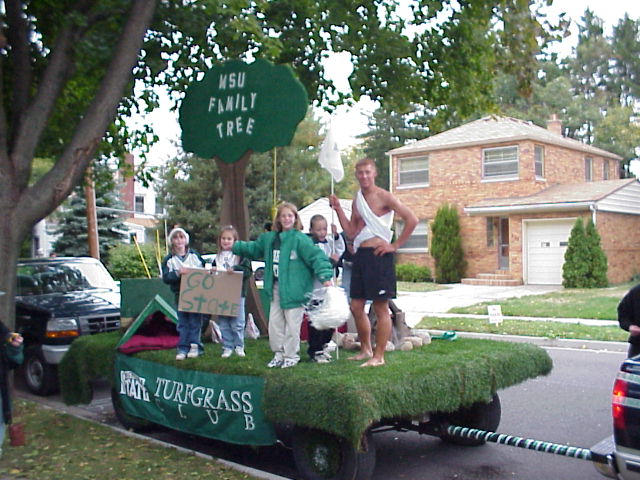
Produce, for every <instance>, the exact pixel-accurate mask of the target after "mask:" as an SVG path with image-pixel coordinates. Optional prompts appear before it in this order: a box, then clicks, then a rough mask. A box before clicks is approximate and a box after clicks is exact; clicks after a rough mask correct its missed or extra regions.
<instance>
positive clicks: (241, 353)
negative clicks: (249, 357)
mask: <svg viewBox="0 0 640 480" xmlns="http://www.w3.org/2000/svg"><path fill="white" fill-rule="evenodd" d="M235 350H236V355H238V356H239V357H244V356H245V353H244V347H240V346H238V347H236V348H235Z"/></svg>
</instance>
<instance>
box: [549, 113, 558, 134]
mask: <svg viewBox="0 0 640 480" xmlns="http://www.w3.org/2000/svg"><path fill="white" fill-rule="evenodd" d="M547 130H549V131H550V132H552V133H555V134H556V135H560V136H562V121H561V120H560V119H559V118H558V115H557V114H555V113H553V114H551V118H550V119H549V120H547Z"/></svg>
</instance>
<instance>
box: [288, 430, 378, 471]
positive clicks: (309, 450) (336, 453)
mask: <svg viewBox="0 0 640 480" xmlns="http://www.w3.org/2000/svg"><path fill="white" fill-rule="evenodd" d="M363 447H364V449H365V450H364V451H358V449H357V448H356V447H355V446H353V445H352V444H351V443H350V442H349V441H348V440H346V439H344V438H342V437H339V436H337V435H333V434H331V433H328V432H324V431H322V430H317V429H313V428H304V427H297V426H296V427H294V429H293V458H294V461H295V464H296V467H297V469H298V472H299V473H300V476H301V478H303V479H304V480H368V479H369V478H371V475H372V473H373V470H374V468H375V463H376V447H375V443H374V442H373V438H372V436H371V433H370V432H367V434H366V436H365V442H364V445H363Z"/></svg>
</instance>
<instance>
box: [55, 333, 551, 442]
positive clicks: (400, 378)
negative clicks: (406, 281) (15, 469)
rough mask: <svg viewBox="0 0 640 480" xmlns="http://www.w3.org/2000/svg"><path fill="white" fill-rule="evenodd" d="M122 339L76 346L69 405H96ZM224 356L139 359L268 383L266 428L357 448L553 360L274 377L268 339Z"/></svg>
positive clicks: (462, 354) (437, 353) (87, 340)
mask: <svg viewBox="0 0 640 480" xmlns="http://www.w3.org/2000/svg"><path fill="white" fill-rule="evenodd" d="M121 335H122V333H120V332H110V333H104V334H98V335H91V336H86V337H81V338H78V339H77V340H76V341H74V342H73V344H72V346H71V349H70V350H69V352H68V353H67V354H66V355H65V357H64V358H63V361H62V363H61V364H60V368H59V376H60V384H61V389H62V396H63V399H64V400H65V402H67V403H68V404H77V403H88V402H90V401H91V388H90V386H89V383H88V382H89V381H90V380H91V379H93V378H96V377H99V376H104V377H106V378H108V379H110V380H111V381H113V377H114V372H113V365H114V358H115V355H116V353H117V352H116V345H117V344H118V343H119V341H120V340H121ZM220 348H221V347H220V346H219V345H214V344H206V345H205V355H203V356H201V357H198V358H195V359H189V360H186V361H182V362H176V361H175V350H174V349H170V350H156V351H145V352H140V353H136V354H135V356H136V357H137V358H140V359H143V360H148V361H151V362H156V363H160V364H165V365H170V366H172V367H175V368H178V369H185V370H188V369H195V370H202V371H205V372H212V373H216V374H221V375H246V376H259V377H263V378H264V379H265V380H266V385H265V391H264V396H263V405H262V409H263V412H264V414H265V417H266V418H267V420H269V421H271V422H274V423H293V424H295V425H298V426H306V427H312V428H318V429H320V430H324V431H327V432H331V433H334V434H336V435H339V436H341V437H344V438H346V439H348V440H349V441H351V442H352V443H353V444H354V445H357V444H358V442H359V441H360V439H361V437H362V434H363V433H364V432H365V431H366V429H367V428H368V427H370V426H371V425H372V424H374V423H376V422H378V421H380V420H381V419H383V418H392V417H406V418H409V417H416V416H419V415H421V414H423V413H425V412H436V411H441V412H450V411H454V410H457V409H459V408H460V407H464V406H469V405H471V404H473V403H475V402H478V401H481V402H488V401H489V400H490V399H491V397H492V395H493V393H495V392H496V391H498V390H500V389H502V388H506V387H509V386H512V385H515V384H518V383H520V382H522V381H524V380H527V379H529V378H535V377H537V376H539V375H546V374H548V373H549V372H550V371H551V369H552V361H551V359H550V357H549V355H548V354H547V353H546V351H544V350H543V349H541V348H539V347H537V346H534V345H531V344H526V343H510V342H502V341H493V340H477V339H458V340H456V341H454V342H441V341H439V342H433V343H432V344H430V345H428V346H425V347H422V348H419V349H415V350H411V351H409V352H402V351H395V352H389V353H387V355H386V361H387V364H386V365H385V366H383V367H376V368H361V367H360V366H359V363H360V362H352V361H349V360H347V358H348V357H349V356H350V355H352V354H353V353H352V352H341V353H340V360H338V361H334V362H332V363H330V364H324V365H319V364H316V363H312V362H307V361H303V362H301V363H300V364H298V365H297V366H296V367H295V368H288V369H268V368H267V367H266V364H267V362H268V361H269V360H270V359H271V357H272V352H271V351H270V349H269V344H268V341H267V340H265V339H260V340H247V342H246V348H245V350H246V352H247V356H246V358H240V357H231V358H229V359H222V358H220ZM304 348H305V346H304V345H303V346H302V349H303V350H304Z"/></svg>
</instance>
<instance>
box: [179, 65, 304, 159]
mask: <svg viewBox="0 0 640 480" xmlns="http://www.w3.org/2000/svg"><path fill="white" fill-rule="evenodd" d="M308 103H309V101H308V97H307V92H306V91H305V89H304V87H303V85H302V84H301V83H300V82H299V81H298V80H297V79H296V78H295V77H294V76H293V71H292V70H291V69H290V68H289V67H288V66H284V65H273V64H272V63H270V62H268V61H266V60H262V59H257V60H255V61H254V62H253V63H250V64H247V63H244V62H241V61H239V60H232V61H228V62H225V63H223V64H221V65H219V66H216V67H214V68H212V69H211V70H209V71H208V72H207V73H206V74H205V75H204V78H203V79H202V80H201V81H198V82H195V83H192V84H191V85H190V86H189V87H188V88H187V93H186V96H185V98H184V100H183V102H182V105H181V106H180V126H181V128H182V148H183V149H184V150H185V151H187V152H193V153H195V154H196V155H198V156H200V157H203V158H211V157H213V156H217V157H218V158H220V159H221V160H222V161H223V162H225V163H234V162H236V161H238V160H239V159H240V157H242V155H243V154H244V153H245V152H246V151H247V150H252V151H255V152H266V151H267V150H270V149H271V148H273V147H275V146H284V145H289V143H291V139H292V138H293V134H294V133H295V130H296V126H297V125H298V123H300V122H301V121H302V120H303V119H304V116H305V114H306V112H307V108H308Z"/></svg>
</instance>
